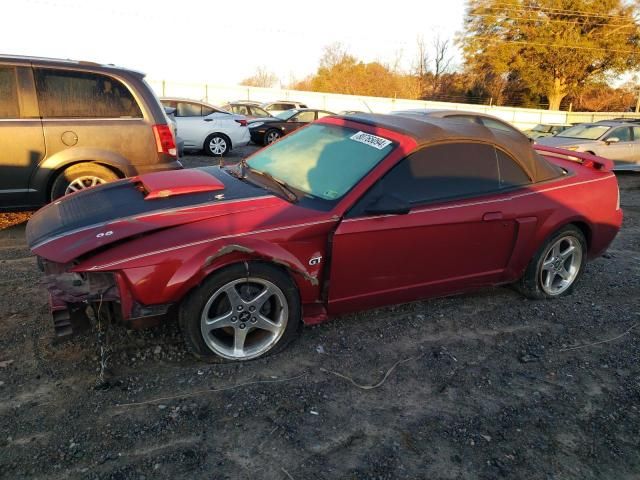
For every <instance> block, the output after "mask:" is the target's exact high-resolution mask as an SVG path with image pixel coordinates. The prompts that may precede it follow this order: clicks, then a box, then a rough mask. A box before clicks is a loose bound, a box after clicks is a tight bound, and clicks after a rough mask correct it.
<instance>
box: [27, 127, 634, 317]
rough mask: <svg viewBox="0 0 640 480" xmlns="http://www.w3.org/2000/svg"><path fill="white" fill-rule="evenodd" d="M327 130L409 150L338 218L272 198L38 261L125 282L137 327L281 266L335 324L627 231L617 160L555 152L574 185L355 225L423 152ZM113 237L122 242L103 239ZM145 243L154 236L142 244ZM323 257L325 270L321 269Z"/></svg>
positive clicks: (122, 290)
mask: <svg viewBox="0 0 640 480" xmlns="http://www.w3.org/2000/svg"><path fill="white" fill-rule="evenodd" d="M320 122H321V123H330V124H338V125H345V126H348V127H352V128H356V129H358V130H363V131H365V132H368V133H372V134H376V135H379V136H382V137H384V138H388V139H390V140H393V141H394V142H396V143H397V147H396V148H395V150H394V151H393V152H392V153H391V154H390V155H389V156H387V158H385V159H384V160H383V161H382V162H381V163H380V164H379V165H377V166H376V167H375V168H374V169H373V170H372V171H371V172H370V173H369V174H368V175H367V176H366V177H365V178H364V179H363V180H362V181H361V182H360V183H359V184H358V185H357V186H356V187H355V188H354V189H352V190H351V191H350V192H349V193H348V194H347V195H345V196H344V197H343V198H342V200H341V201H340V202H339V203H338V204H337V205H336V206H335V207H334V208H333V210H332V211H330V212H319V211H315V210H310V209H307V208H303V207H301V206H299V205H296V204H292V203H289V202H287V201H285V200H284V199H281V198H279V197H276V196H272V195H268V194H265V196H264V197H260V198H249V199H246V200H237V201H229V202H221V203H216V204H203V205H200V206H194V207H189V208H184V209H178V210H176V211H172V212H160V213H153V214H149V215H146V216H144V218H137V219H136V221H132V220H131V219H122V220H116V221H113V222H111V223H109V224H108V225H106V226H105V225H102V226H99V227H95V228H90V229H85V230H83V231H81V232H78V233H76V234H69V235H65V236H64V237H62V238H60V239H59V240H56V241H51V242H48V243H46V244H44V245H41V246H36V247H35V248H34V251H35V253H37V254H38V255H40V256H42V257H44V258H46V259H49V260H51V261H54V262H59V263H66V262H70V261H72V260H79V262H78V263H77V264H76V265H74V267H73V271H75V272H115V273H116V278H117V285H118V290H119V298H120V305H121V308H122V316H123V318H124V319H129V318H131V317H132V308H133V305H134V304H139V305H156V304H167V303H177V302H180V301H181V299H182V298H183V297H184V296H185V295H186V294H187V293H188V292H189V291H190V290H192V289H193V288H195V287H196V286H197V285H198V284H199V283H200V282H201V281H202V280H203V279H204V278H205V277H206V276H207V275H210V274H211V273H212V272H215V271H216V270H217V269H219V268H221V267H224V266H226V265H230V264H233V263H237V262H242V261H246V260H265V261H270V262H275V263H277V264H278V265H282V266H284V268H286V269H287V270H288V271H289V272H291V275H292V277H293V278H294V279H295V282H296V284H297V286H298V289H299V292H300V297H301V299H302V303H303V315H304V321H305V322H306V323H319V322H321V321H323V320H325V319H327V318H328V316H331V315H336V314H343V313H346V312H351V311H356V310H362V309H368V308H374V307H378V306H382V305H388V304H395V303H402V302H407V301H412V300H416V299H422V298H428V297H434V296H442V295H450V294H454V293H458V292H463V291H467V290H470V289H475V288H478V287H482V286H488V285H499V284H505V283H510V282H514V281H516V280H517V279H518V278H520V277H521V276H522V274H523V272H524V270H525V268H526V266H527V264H528V262H529V261H530V260H531V258H532V256H533V255H534V253H535V252H536V250H537V249H538V248H539V247H540V246H541V245H542V244H543V242H544V241H545V239H546V238H547V237H549V236H550V235H551V234H552V233H553V232H554V231H556V230H557V229H559V228H561V227H562V226H564V225H567V224H569V223H577V224H578V225H579V226H580V227H581V228H582V229H583V230H584V231H585V233H586V236H587V240H588V244H589V252H588V254H589V257H590V258H593V257H596V256H598V255H600V254H601V253H602V252H603V251H604V250H605V249H606V248H607V247H608V245H609V244H610V242H611V241H612V240H613V238H614V237H615V235H616V233H617V232H618V230H619V228H620V226H621V223H622V211H621V210H620V209H619V207H618V206H617V202H618V201H619V197H618V186H617V181H616V178H615V176H614V174H613V173H611V172H610V171H609V170H608V168H609V167H610V165H609V164H608V163H607V162H608V161H606V160H603V159H600V158H598V157H593V158H589V159H583V160H585V164H584V165H583V164H580V163H577V162H574V161H570V160H566V159H562V158H559V157H561V156H566V155H572V156H573V155H574V153H573V152H565V151H551V150H546V151H542V152H541V153H543V154H545V155H546V156H548V158H549V160H550V161H552V162H553V163H555V164H557V165H560V166H562V167H564V168H565V169H567V170H569V171H570V174H569V175H566V176H565V177H562V178H560V179H557V180H553V181H548V182H543V183H538V184H534V185H532V186H528V187H526V188H521V189H517V190H512V191H509V192H506V193H500V194H492V195H485V196H481V197H477V198H473V199H470V200H456V201H449V202H442V203H437V204H433V205H430V206H428V207H422V208H416V209H413V210H412V211H411V212H410V213H408V214H405V215H379V216H371V217H364V218H354V219H343V216H344V214H345V212H346V211H347V210H348V209H349V207H351V206H352V205H353V204H354V202H355V201H356V200H357V199H358V198H360V197H361V196H362V194H363V193H364V192H365V191H367V189H368V188H369V187H371V186H372V185H373V184H374V183H375V182H376V181H377V180H378V179H379V178H380V177H381V176H382V175H383V174H384V173H385V172H387V171H388V170H389V169H390V168H391V167H392V166H394V165H395V164H396V163H397V162H398V161H400V160H401V159H403V158H404V157H405V156H406V155H407V154H409V153H410V152H412V151H413V150H414V149H415V148H416V141H415V140H414V139H413V138H411V137H409V136H406V135H403V134H401V133H398V132H395V131H391V130H386V129H381V128H376V127H372V126H369V125H365V124H360V123H353V122H350V121H348V120H345V119H341V118H326V119H323V120H321V121H320ZM580 155H582V154H575V156H580ZM589 157H592V156H589ZM586 160H590V162H587V161H586ZM157 175H165V174H157ZM166 175H167V177H164V178H161V177H159V178H158V179H154V182H156V180H157V182H156V185H160V186H159V187H158V188H159V189H161V190H162V189H164V188H169V183H170V182H169V183H167V182H165V180H166V179H167V178H169V179H170V176H171V175H172V174H171V173H169V174H166ZM144 178H145V176H142V177H141V181H142V182H143V183H145V180H144ZM154 182H149V183H154ZM209 187H210V188H211V185H209ZM175 188H177V189H179V188H180V185H177V186H175ZM213 188H215V186H213ZM104 230H109V231H111V232H112V234H110V235H109V236H108V237H105V236H102V237H100V238H96V235H99V234H100V232H102V231H104ZM140 233H146V234H145V235H141V236H138V237H132V235H136V234H140ZM122 239H124V241H122V242H120V243H116V244H115V245H114V246H112V247H110V248H102V249H100V247H101V246H106V245H108V244H110V243H112V242H114V241H117V240H122ZM88 245H89V246H88ZM96 249H98V250H96ZM92 251H96V252H97V253H92ZM316 257H322V260H321V261H320V263H319V264H316V265H311V264H310V260H311V259H313V258H316Z"/></svg>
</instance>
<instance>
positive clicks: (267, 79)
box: [240, 67, 278, 88]
mask: <svg viewBox="0 0 640 480" xmlns="http://www.w3.org/2000/svg"><path fill="white" fill-rule="evenodd" d="M277 83H278V76H277V75H276V74H275V73H273V72H270V71H268V70H267V69H266V67H258V68H257V69H256V73H254V74H253V75H252V76H250V77H248V78H245V79H244V80H242V81H241V82H240V85H247V86H249V87H265V88H270V87H273V86H274V85H276V84H277Z"/></svg>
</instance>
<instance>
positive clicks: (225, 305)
mask: <svg viewBox="0 0 640 480" xmlns="http://www.w3.org/2000/svg"><path fill="white" fill-rule="evenodd" d="M288 317H289V308H288V305H287V300H286V297H285V295H284V293H283V292H282V290H281V289H280V288H279V287H278V286H277V285H275V284H274V283H272V282H270V281H269V280H266V279H263V278H256V277H249V278H241V279H238V280H233V281H231V282H228V283H227V284H225V285H223V286H222V287H221V288H219V289H218V290H216V291H215V292H214V293H213V295H211V297H210V298H209V300H208V301H207V303H206V304H205V306H204V309H203V310H202V315H201V318H200V330H201V333H202V338H203V339H204V342H205V344H206V345H207V346H208V347H209V348H210V349H211V350H212V351H213V352H214V353H216V354H217V355H219V356H221V357H223V358H227V359H232V360H250V359H252V358H256V357H259V356H260V355H262V354H264V353H266V352H267V351H269V350H270V349H271V348H272V347H273V346H274V345H275V344H276V343H277V342H278V340H280V338H281V337H282V335H283V334H284V331H285V329H286V326H287V320H288Z"/></svg>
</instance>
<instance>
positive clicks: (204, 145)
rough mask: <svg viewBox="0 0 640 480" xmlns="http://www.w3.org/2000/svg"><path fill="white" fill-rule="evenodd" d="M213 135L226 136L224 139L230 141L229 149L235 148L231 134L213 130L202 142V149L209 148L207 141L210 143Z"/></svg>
mask: <svg viewBox="0 0 640 480" xmlns="http://www.w3.org/2000/svg"><path fill="white" fill-rule="evenodd" d="M213 135H220V136H221V137H224V139H225V140H226V141H227V142H229V150H233V142H232V141H231V139H230V138H229V135H227V134H225V133H222V132H213V133H210V134H209V135H207V138H205V139H204V143H203V144H202V149H203V150H204V149H206V148H207V143H209V139H210V138H211V137H212V136H213Z"/></svg>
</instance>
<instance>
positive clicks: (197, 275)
mask: <svg viewBox="0 0 640 480" xmlns="http://www.w3.org/2000/svg"><path fill="white" fill-rule="evenodd" d="M314 243H315V242H301V243H300V244H299V245H297V247H298V248H297V249H296V250H297V251H296V252H295V253H293V252H292V251H290V250H287V249H285V248H284V247H282V246H281V245H279V244H277V243H272V242H267V241H264V240H260V239H256V238H242V237H240V238H238V237H236V238H234V239H233V240H232V241H222V240H221V241H217V242H214V243H211V244H208V245H206V246H205V247H204V248H202V249H199V250H198V251H196V252H194V253H193V254H192V255H191V256H190V257H188V260H185V261H180V262H178V261H168V262H163V263H161V264H158V265H150V266H142V267H134V268H125V269H123V270H122V273H123V274H124V275H125V276H126V277H127V280H128V282H129V285H130V287H131V290H132V292H133V296H134V297H135V298H136V299H137V300H138V301H140V302H142V303H144V304H155V303H164V302H167V301H171V302H177V301H179V300H180V299H182V298H183V297H184V296H185V295H186V294H187V293H188V292H189V291H190V290H192V289H193V288H195V287H197V286H198V285H199V284H200V283H201V282H202V281H203V280H204V279H205V278H206V277H207V276H209V275H210V274H212V273H214V272H215V271H216V270H219V269H221V268H224V267H226V266H228V265H231V264H234V263H240V262H250V261H255V260H260V261H265V262H269V263H272V264H274V265H278V266H281V267H283V268H285V269H286V270H288V271H289V272H290V273H291V276H292V278H293V280H294V281H295V283H296V285H297V287H298V290H299V292H300V298H301V300H302V302H303V303H313V302H316V301H318V299H319V298H320V292H321V290H320V283H321V273H322V266H321V261H314V262H313V263H314V265H309V259H318V258H320V259H321V258H322V256H323V251H322V250H321V248H320V245H315V244H314ZM305 258H307V260H306V262H305V260H304V259H305Z"/></svg>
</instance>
